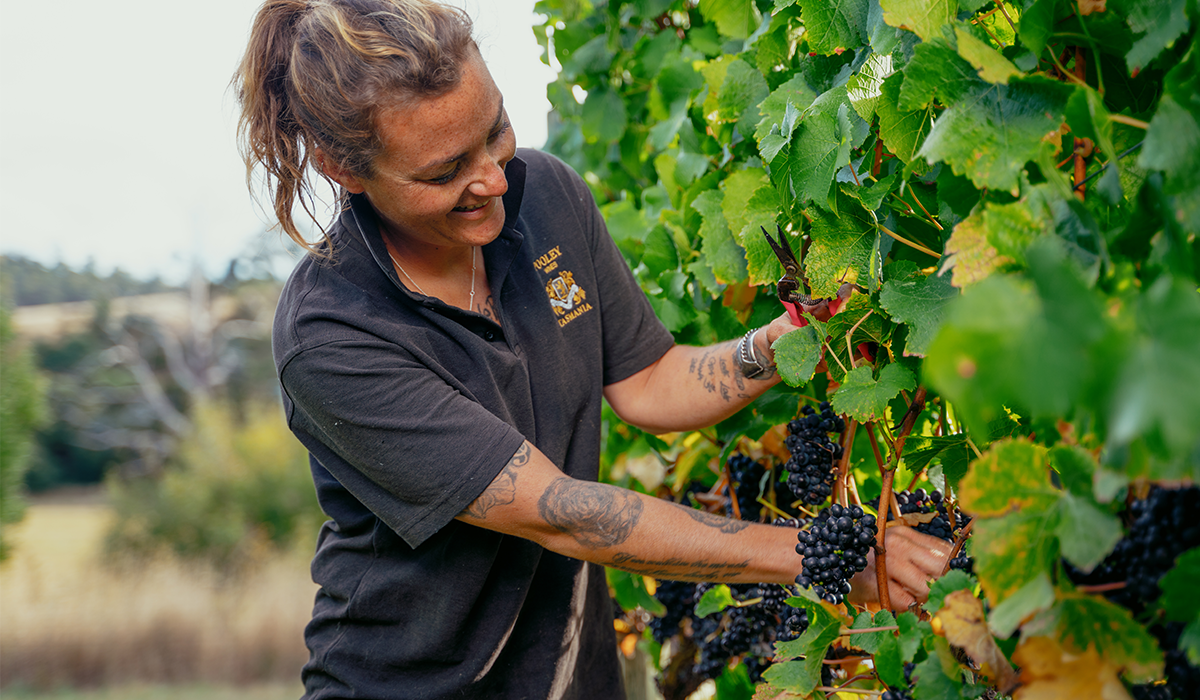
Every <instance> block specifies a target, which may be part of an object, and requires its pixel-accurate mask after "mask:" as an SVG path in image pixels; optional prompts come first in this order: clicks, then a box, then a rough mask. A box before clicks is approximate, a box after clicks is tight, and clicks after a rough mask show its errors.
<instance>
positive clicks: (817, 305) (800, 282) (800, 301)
mask: <svg viewBox="0 0 1200 700" xmlns="http://www.w3.org/2000/svg"><path fill="white" fill-rule="evenodd" d="M759 228H761V229H762V232H763V235H764V236H766V237H767V243H770V244H771V250H773V251H775V257H777V258H779V263H780V264H781V265H783V277H780V278H779V282H777V283H776V284H775V289H776V293H777V294H778V295H779V301H780V302H782V303H783V306H784V308H786V309H787V312H788V316H789V317H790V318H791V319H792V325H795V326H798V327H800V328H803V327H804V326H807V325H808V319H807V318H805V317H804V314H806V313H807V314H812V316H813V317H814V318H816V319H817V320H818V321H828V320H829V319H830V317H832V316H833V315H834V314H836V313H837V312H838V311H841V308H842V304H844V303H846V300H847V299H849V298H850V294H851V292H853V290H854V289H855V288H856V287H857V286H858V285H855V284H851V283H846V284H843V285H842V287H841V289H839V290H838V295H837V297H835V298H833V299H814V298H813V297H812V292H811V290H810V289H809V286H808V278H807V277H805V276H804V268H803V266H802V265H801V264H800V260H797V259H796V255H795V254H794V253H793V252H792V246H791V244H789V243H788V240H787V236H786V235H785V234H784V233H783V229H782V228H781V227H779V226H776V227H775V230H776V232H777V233H778V235H779V240H778V241H776V240H775V239H774V238H772V237H771V234H770V233H768V232H767V229H766V227H762V226H760V227H759ZM801 255H803V253H801ZM801 290H803V291H801Z"/></svg>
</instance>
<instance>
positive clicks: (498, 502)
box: [463, 442, 533, 520]
mask: <svg viewBox="0 0 1200 700" xmlns="http://www.w3.org/2000/svg"><path fill="white" fill-rule="evenodd" d="M532 454H533V447H531V446H530V444H529V443H528V442H523V443H521V446H520V447H518V448H517V451H516V452H515V453H514V454H513V456H512V459H510V460H508V464H506V465H504V469H503V470H501V471H500V473H499V474H497V475H496V478H495V479H492V483H491V484H488V487H487V488H486V489H484V491H483V493H481V494H479V497H478V498H476V499H475V500H474V501H472V502H471V505H469V506H467V508H466V510H464V511H463V513H465V514H466V515H468V516H470V517H472V518H476V519H478V520H485V519H487V512H488V511H489V510H491V509H492V508H495V507H496V506H505V505H508V504H509V503H512V502H513V501H514V500H516V498H517V471H518V470H520V468H521V467H523V466H525V465H526V464H529V458H530V456H531V455H532Z"/></svg>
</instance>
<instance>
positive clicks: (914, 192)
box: [908, 187, 946, 231]
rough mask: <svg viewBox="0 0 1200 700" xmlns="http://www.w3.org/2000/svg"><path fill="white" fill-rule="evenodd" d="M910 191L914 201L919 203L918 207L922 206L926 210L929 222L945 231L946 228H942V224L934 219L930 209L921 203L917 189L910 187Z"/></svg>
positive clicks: (922, 209)
mask: <svg viewBox="0 0 1200 700" xmlns="http://www.w3.org/2000/svg"><path fill="white" fill-rule="evenodd" d="M908 191H909V192H911V193H912V196H913V201H914V202H916V203H917V206H918V207H921V211H923V212H925V218H926V219H929V223H931V224H933V225H934V226H936V227H937V230H939V231H945V230H946V229H944V228H942V225H941V224H939V223H938V222H937V221H936V220H934V218H933V216H932V215H931V214H930V213H929V210H928V209H926V208H925V205H924V204H921V198H920V197H918V196H917V193H916V191H915V190H914V189H913V188H911V187H910V188H908Z"/></svg>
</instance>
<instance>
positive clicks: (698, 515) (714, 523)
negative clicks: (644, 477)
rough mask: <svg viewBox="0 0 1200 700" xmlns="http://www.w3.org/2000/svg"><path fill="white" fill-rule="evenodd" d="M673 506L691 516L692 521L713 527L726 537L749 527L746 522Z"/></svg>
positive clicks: (682, 506)
mask: <svg viewBox="0 0 1200 700" xmlns="http://www.w3.org/2000/svg"><path fill="white" fill-rule="evenodd" d="M675 505H677V506H679V507H680V508H682V509H683V510H684V511H686V512H687V514H688V515H689V516H691V518H692V520H695V521H696V522H698V523H701V524H703V525H707V526H708V527H715V528H716V529H718V530H720V531H721V532H723V533H725V534H726V535H732V534H733V533H735V532H741V531H742V530H745V529H746V528H748V527H750V523H748V522H746V521H745V520H734V519H733V518H722V517H721V516H719V515H715V514H713V513H707V512H705V511H702V510H696V509H695V508H688V507H687V506H685V505H680V504H678V503H676V504H675Z"/></svg>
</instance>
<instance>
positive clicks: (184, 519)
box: [0, 254, 323, 570]
mask: <svg viewBox="0 0 1200 700" xmlns="http://www.w3.org/2000/svg"><path fill="white" fill-rule="evenodd" d="M274 267H275V264H274V261H273V260H272V256H271V255H269V254H259V255H253V256H245V257H242V258H239V259H236V260H234V261H232V262H231V263H230V265H229V268H228V270H227V272H226V274H225V276H224V278H223V279H222V280H220V281H216V282H214V281H211V280H208V279H206V278H205V277H204V276H203V275H201V274H200V273H199V272H198V271H197V272H196V273H194V274H193V276H192V278H191V280H190V281H189V283H188V284H187V285H186V286H182V287H180V286H177V287H171V286H168V285H165V284H163V283H162V282H161V281H159V280H151V281H149V282H142V281H138V280H135V279H133V278H131V277H129V276H128V275H126V274H125V273H123V272H121V271H120V270H118V271H116V272H114V273H112V274H111V275H109V276H108V277H101V276H99V275H97V274H96V273H95V271H94V270H93V269H91V268H90V266H89V267H88V268H85V269H84V270H83V271H82V272H76V271H73V270H71V269H70V268H68V267H67V266H65V265H63V264H61V263H60V264H59V265H57V266H56V267H53V268H47V267H44V266H42V265H40V264H39V263H36V262H33V261H29V260H26V259H21V258H11V257H5V258H3V259H0V297H2V301H3V304H2V305H3V306H4V307H5V317H4V319H5V320H6V322H7V316H8V313H9V308H10V307H11V306H15V305H25V304H32V303H46V302H48V301H81V300H92V301H94V313H93V316H92V318H91V321H90V322H89V323H88V324H87V327H86V328H85V329H83V330H80V331H78V332H71V333H67V334H63V335H61V336H59V337H54V338H39V339H35V340H32V341H30V340H24V341H22V339H20V338H19V337H17V335H16V334H15V333H14V334H13V337H12V345H13V347H14V348H19V349H20V351H21V352H23V353H24V355H22V357H24V358H25V360H24V361H25V364H24V365H20V366H18V365H12V366H10V361H9V359H8V354H9V353H8V350H7V347H8V340H7V338H8V336H5V338H6V345H5V347H6V355H5V366H4V368H3V372H4V374H3V377H2V383H3V385H4V386H5V388H6V390H7V389H8V387H10V386H11V387H14V388H15V387H18V386H19V385H20V382H18V381H17V380H18V379H20V378H24V377H28V378H29V381H30V382H32V384H31V386H35V387H36V390H35V391H33V392H32V393H33V394H35V399H34V400H35V401H40V402H41V405H43V406H44V407H45V410H44V412H43V413H41V414H38V415H41V416H43V417H44V418H43V420H40V421H36V420H30V421H28V425H27V426H26V427H25V428H24V429H23V430H16V429H14V428H16V426H15V425H11V424H8V423H7V421H6V424H5V428H4V429H3V431H0V438H2V439H3V442H4V449H3V451H0V455H6V454H7V453H8V452H9V448H10V446H12V448H13V449H14V451H16V450H17V448H19V447H20V445H19V441H18V437H19V435H18V433H22V434H26V435H28V439H27V440H26V444H25V448H24V452H23V453H22V454H23V455H24V459H23V463H22V466H21V468H19V469H16V470H12V471H11V473H6V474H4V475H3V480H2V481H0V484H3V489H4V493H3V497H4V499H5V500H6V501H7V500H9V499H14V503H15V504H16V507H15V508H14V512H19V502H18V501H19V491H20V489H18V488H17V487H18V486H23V489H24V490H27V491H29V492H34V493H37V492H42V491H47V490H49V489H54V488H59V487H63V486H70V485H88V484H93V485H94V484H101V483H104V484H106V486H107V491H108V494H109V497H110V501H111V502H112V504H113V506H114V507H115V509H116V516H117V517H116V518H115V519H114V521H115V525H114V526H113V529H112V531H111V532H110V533H109V536H108V538H107V541H108V544H109V547H110V550H111V551H112V553H114V554H124V555H134V556H136V555H142V554H153V553H156V552H158V551H160V550H166V551H171V552H174V553H176V554H178V555H182V556H185V557H191V558H200V559H205V560H208V561H210V562H213V563H216V564H218V565H219V566H221V567H223V568H226V569H231V570H232V569H236V568H238V567H239V566H243V565H245V564H246V563H248V562H250V561H253V559H255V558H256V557H258V555H260V554H262V552H263V551H265V550H266V549H270V548H279V547H284V546H288V545H289V544H290V543H291V542H293V541H294V540H295V539H296V537H301V538H304V539H306V540H307V541H308V542H309V543H311V540H312V537H313V536H315V533H316V526H317V524H319V522H321V520H322V519H323V518H322V516H321V514H320V511H319V509H318V508H317V506H316V497H315V494H314V493H313V487H312V484H311V479H310V476H309V470H308V465H307V456H306V453H305V451H304V450H303V449H302V448H301V446H300V445H299V443H298V442H297V441H296V440H295V438H294V437H292V435H291V433H290V431H288V429H287V427H286V425H285V423H284V419H283V415H282V409H281V407H280V401H279V396H278V383H277V381H276V377H275V369H274V362H273V359H272V357H271V343H270V331H271V319H272V316H273V313H274V309H275V304H276V301H277V299H278V294H279V289H280V286H281V283H280V281H279V280H278V279H277V278H276V277H275V276H274V275H273V274H272V270H273V269H274ZM164 291H175V292H177V293H179V294H182V295H186V298H187V304H186V308H187V309H188V311H187V316H188V318H187V319H179V318H171V319H164V318H155V317H154V316H153V315H152V314H142V315H139V314H132V313H131V314H127V315H124V316H118V315H117V314H115V313H113V311H112V303H111V301H112V300H113V299H114V298H116V297H118V296H130V295H137V294H146V293H159V292H164ZM14 302H15V303H14ZM218 308H219V309H220V311H219V312H218V310H217V309H218ZM185 320H186V323H183V322H181V321H185ZM165 321H170V322H169V323H167V322H165ZM182 329H186V330H182ZM7 393H8V392H7V391H6V394H7ZM2 418H7V415H6V416H3V417H2ZM14 474H15V476H14ZM5 508H6V510H5V513H7V509H8V506H7V505H6V506H5ZM6 517H7V516H6ZM120 558H121V557H114V558H113V559H114V560H117V559H120Z"/></svg>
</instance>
